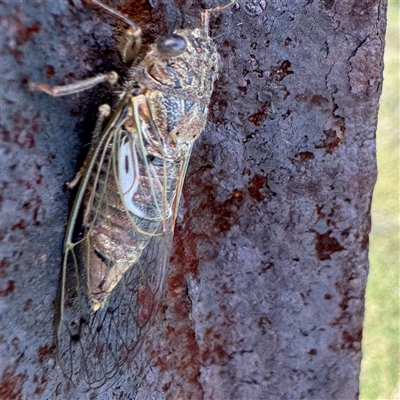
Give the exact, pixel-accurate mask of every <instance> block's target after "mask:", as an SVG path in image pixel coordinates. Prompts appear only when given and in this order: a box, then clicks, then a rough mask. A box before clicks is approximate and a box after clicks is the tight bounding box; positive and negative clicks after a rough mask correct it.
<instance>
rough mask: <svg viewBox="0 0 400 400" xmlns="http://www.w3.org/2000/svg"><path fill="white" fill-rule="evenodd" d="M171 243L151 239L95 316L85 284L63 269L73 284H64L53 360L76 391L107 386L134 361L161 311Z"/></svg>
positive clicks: (163, 237)
mask: <svg viewBox="0 0 400 400" xmlns="http://www.w3.org/2000/svg"><path fill="white" fill-rule="evenodd" d="M171 240H172V233H169V234H164V235H159V236H153V237H152V238H151V239H150V242H149V244H148V246H147V247H146V248H145V249H144V251H143V253H142V255H141V257H140V260H139V262H138V263H137V264H135V265H133V266H132V268H130V269H129V271H128V272H127V273H126V274H125V275H124V277H123V278H122V279H121V280H120V282H119V283H118V286H117V287H116V288H115V289H114V290H113V291H112V292H111V293H110V295H109V298H108V302H107V304H106V305H105V306H104V307H102V308H100V309H99V310H97V311H95V312H93V311H92V309H91V303H90V301H89V298H88V296H87V284H86V282H85V281H84V279H79V281H78V280H77V279H76V277H77V276H80V277H84V275H83V276H82V273H80V274H79V275H77V274H76V272H75V267H74V266H68V269H67V275H68V276H69V277H70V278H72V279H68V280H67V283H66V286H67V290H66V292H65V298H64V313H63V320H62V321H60V325H59V328H58V354H59V361H60V363H61V365H62V368H63V372H64V374H65V375H66V376H67V378H68V379H69V380H71V382H72V383H73V384H74V385H75V386H81V387H82V386H83V387H85V388H86V387H87V388H98V387H101V386H103V385H105V384H107V383H111V382H113V381H114V379H113V378H117V377H118V376H117V374H118V372H119V370H120V369H121V367H123V365H124V364H125V363H127V361H128V360H130V361H132V360H133V359H134V358H135V355H136V354H137V351H138V350H139V349H140V346H141V344H142V342H143V340H144V338H145V335H146V333H147V331H148V330H149V328H150V327H151V322H152V321H153V320H154V318H155V316H156V314H157V311H158V310H159V308H160V305H161V301H162V298H163V292H164V286H165V284H164V283H165V278H166V271H167V262H168V256H169V248H170V243H171ZM71 264H73V263H71ZM133 365H135V363H133ZM133 374H134V373H133ZM82 383H84V385H82Z"/></svg>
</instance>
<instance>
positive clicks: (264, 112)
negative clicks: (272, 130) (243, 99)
mask: <svg viewBox="0 0 400 400" xmlns="http://www.w3.org/2000/svg"><path fill="white" fill-rule="evenodd" d="M271 112H272V110H271V104H270V103H269V102H268V101H266V102H264V103H263V104H262V105H261V107H260V108H259V110H258V111H257V112H256V113H254V114H252V115H250V116H249V117H248V118H247V120H248V121H250V122H251V123H252V124H254V125H256V126H260V125H261V124H262V123H263V122H264V121H265V120H266V119H267V118H268V116H269V115H271Z"/></svg>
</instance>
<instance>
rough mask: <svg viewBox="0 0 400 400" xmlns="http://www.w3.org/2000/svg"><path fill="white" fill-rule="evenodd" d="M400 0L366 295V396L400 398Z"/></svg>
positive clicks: (392, 29)
mask: <svg viewBox="0 0 400 400" xmlns="http://www.w3.org/2000/svg"><path fill="white" fill-rule="evenodd" d="M399 42H400V2H399V1H398V0H397V1H389V2H388V26H387V32H386V48H385V69H384V83H383V92H382V97H381V102H380V109H379V118H378V130H377V157H378V181H377V184H376V187H375V190H374V196H373V201H372V232H371V235H370V255H369V259H370V272H369V278H368V285H367V293H366V312H365V321H364V333H363V343H362V348H363V361H362V364H361V376H360V399H361V400H376V399H379V400H398V399H400V383H399V378H400V346H399V344H400V343H399V342H400V332H399V323H400V299H399V283H400V280H399V278H400V276H399V259H400V251H399V242H400V239H399V236H400V232H399V214H400V213H399V199H400V193H399V183H400V179H399V158H400V146H399V141H400V127H399V126H400V118H399V109H400V104H399V97H400V77H399V75H400V72H399V71H400V68H399V67H400V62H399V58H400V52H399Z"/></svg>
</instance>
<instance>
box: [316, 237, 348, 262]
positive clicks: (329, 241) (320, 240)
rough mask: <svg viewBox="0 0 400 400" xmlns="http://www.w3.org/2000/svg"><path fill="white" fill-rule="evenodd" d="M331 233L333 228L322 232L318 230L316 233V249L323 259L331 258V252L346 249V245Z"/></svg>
mask: <svg viewBox="0 0 400 400" xmlns="http://www.w3.org/2000/svg"><path fill="white" fill-rule="evenodd" d="M331 233H332V231H331V230H329V231H327V232H325V233H322V234H320V233H318V232H316V233H315V235H316V237H317V240H316V244H315V250H316V251H317V255H318V258H319V259H320V260H321V261H322V260H330V259H331V257H330V256H331V254H333V253H336V252H338V251H342V250H344V247H343V246H341V245H340V243H339V242H338V241H337V240H336V238H335V237H333V236H331Z"/></svg>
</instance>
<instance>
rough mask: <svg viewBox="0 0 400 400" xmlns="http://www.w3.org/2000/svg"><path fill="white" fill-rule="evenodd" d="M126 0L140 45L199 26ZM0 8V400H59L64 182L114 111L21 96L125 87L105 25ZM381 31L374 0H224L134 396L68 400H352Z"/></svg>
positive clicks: (37, 4) (80, 99) (31, 6)
mask: <svg viewBox="0 0 400 400" xmlns="http://www.w3.org/2000/svg"><path fill="white" fill-rule="evenodd" d="M123 3H124V2H120V6H122V8H121V7H120V9H122V10H123V11H124V12H125V13H126V14H127V15H130V16H131V17H132V18H133V19H134V20H135V21H137V22H138V23H140V24H141V26H142V27H143V28H144V37H145V38H147V39H148V40H152V38H154V37H155V36H156V35H158V34H160V33H163V32H165V31H166V29H168V27H169V28H171V27H173V25H174V23H175V22H176V21H177V20H178V21H181V20H182V15H184V16H185V25H189V26H190V25H191V26H195V25H197V26H198V24H199V10H200V6H199V4H197V3H196V2H193V1H192V2H191V3H193V4H191V7H188V5H186V6H187V7H185V5H184V4H183V1H176V2H167V1H162V0H159V1H151V2H150V3H147V2H146V1H144V0H143V1H136V2H135V1H133V0H132V1H131V2H127V4H125V5H124V4H123ZM0 4H1V29H2V34H1V40H2V47H1V57H2V61H1V62H2V70H1V107H2V110H1V134H2V145H1V185H2V193H1V214H0V215H1V221H0V222H1V231H0V234H1V240H2V243H1V246H2V247H1V264H0V265H1V270H0V274H1V275H0V276H1V279H2V280H1V283H0V301H1V303H0V304H1V317H2V332H1V340H0V346H1V354H2V362H1V373H2V381H1V386H0V397H1V398H2V399H48V398H52V399H65V398H68V397H69V396H72V395H70V394H69V393H70V392H68V387H67V386H65V385H64V384H63V383H62V380H63V378H62V376H61V372H60V369H59V367H58V366H57V364H56V363H55V361H54V360H55V358H54V357H55V351H54V346H53V333H54V327H53V319H54V311H55V308H54V307H55V305H54V302H55V297H56V289H57V285H58V279H59V272H60V266H61V252H62V241H63V233H64V227H65V223H66V220H67V215H68V212H69V209H70V203H69V201H70V200H71V198H72V196H71V195H70V194H69V193H68V192H66V191H65V190H63V184H64V182H66V181H68V180H70V179H71V178H72V177H73V176H74V174H75V171H76V170H77V168H78V167H79V165H80V164H81V163H82V156H83V154H84V151H83V150H82V149H83V147H82V146H83V143H87V142H88V141H89V139H90V132H91V129H92V128H93V125H94V121H95V113H96V110H97V107H98V106H99V105H100V104H102V103H104V102H106V101H108V102H109V101H110V95H109V90H108V88H107V86H106V85H104V86H101V87H98V88H95V89H93V90H91V91H89V92H87V93H82V94H79V95H74V96H69V97H66V98H62V99H55V98H50V97H48V96H46V95H44V94H40V93H29V92H28V91H27V90H26V87H25V84H26V82H27V81H28V80H32V81H42V82H48V83H51V84H59V83H62V82H64V83H65V82H70V81H73V80H76V79H81V78H84V77H89V76H93V75H94V74H96V73H99V72H104V71H109V70H111V69H114V70H117V71H118V72H121V73H123V69H122V64H121V63H120V62H119V59H118V56H117V53H116V52H115V50H114V49H115V47H114V46H115V41H116V34H115V32H116V31H118V27H117V26H116V24H115V22H113V21H112V19H110V18H108V17H106V16H104V14H102V13H100V12H97V11H96V10H93V9H89V8H85V7H84V6H82V5H81V4H80V2H79V1H78V0H71V1H67V0H58V1H45V0H32V1H29V2H28V1H27V2H20V1H18V2H17V1H16V2H13V1H11V0H8V1H7V0H5V1H1V2H0ZM215 4H217V3H216V2H214V3H212V2H211V3H208V4H205V3H204V4H203V6H204V5H207V6H212V5H215ZM179 9H181V10H182V9H183V10H184V12H183V14H182V13H181V12H179ZM385 15H386V2H385V1H380V0H368V1H362V2H360V1H358V0H341V1H335V0H314V1H313V0H304V1H300V0H299V1H292V2H282V1H280V0H273V1H264V0H252V1H251V0H239V1H238V5H237V6H235V7H233V8H232V9H231V10H230V11H227V12H224V13H221V14H218V15H216V16H214V17H213V18H212V23H211V34H212V36H213V37H216V42H217V43H218V48H219V49H220V54H221V58H222V62H223V67H222V72H221V77H220V79H219V81H218V83H217V85H216V88H215V92H214V96H213V100H212V104H211V106H210V118H209V124H208V126H207V129H206V132H204V134H203V136H202V139H201V141H200V142H199V143H198V145H197V146H196V147H195V150H194V152H193V156H192V161H191V164H190V168H189V172H188V176H187V180H186V185H185V188H184V193H183V202H182V207H181V210H182V211H181V215H180V217H179V221H178V224H177V229H176V236H175V244H174V253H173V255H172V258H171V266H170V275H169V278H168V283H167V295H166V300H165V306H164V307H163V309H162V312H161V313H160V316H159V321H157V324H156V326H155V327H154V329H153V331H152V333H151V335H150V336H149V337H148V341H147V343H146V344H145V346H144V348H143V349H144V351H145V352H146V354H147V355H146V356H145V357H144V358H147V359H148V360H149V361H147V363H148V368H145V369H144V370H145V372H144V373H142V377H141V379H142V382H141V384H140V385H139V387H138V385H136V386H135V388H134V386H133V385H132V383H130V382H131V381H132V377H133V376H136V375H139V374H140V373H139V372H138V371H135V370H132V369H130V368H128V367H127V369H126V371H125V373H124V375H123V376H122V377H121V379H120V381H119V382H118V384H117V385H116V386H115V387H114V388H113V389H111V390H109V391H108V392H106V393H90V394H87V395H85V396H86V397H85V396H83V395H82V396H81V397H80V398H88V399H96V398H99V399H101V398H118V399H128V398H129V399H131V398H132V399H133V398H135V396H136V398H138V399H217V400H223V399H227V400H228V399H305V398H307V399H319V400H320V399H355V398H357V393H358V375H359V369H360V360H361V347H360V344H361V336H362V322H363V305H364V290H365V284H366V279H367V272H368V259H367V256H368V234H369V230H370V217H369V212H370V201H371V193H372V189H373V185H374V182H375V178H376V167H375V140H374V136H375V129H376V117H377V111H378V100H379V95H380V90H381V86H382V85H381V84H382V68H383V64H382V56H383V48H384V29H385V22H386V21H385ZM179 23H180V22H179ZM179 23H178V25H179Z"/></svg>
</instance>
